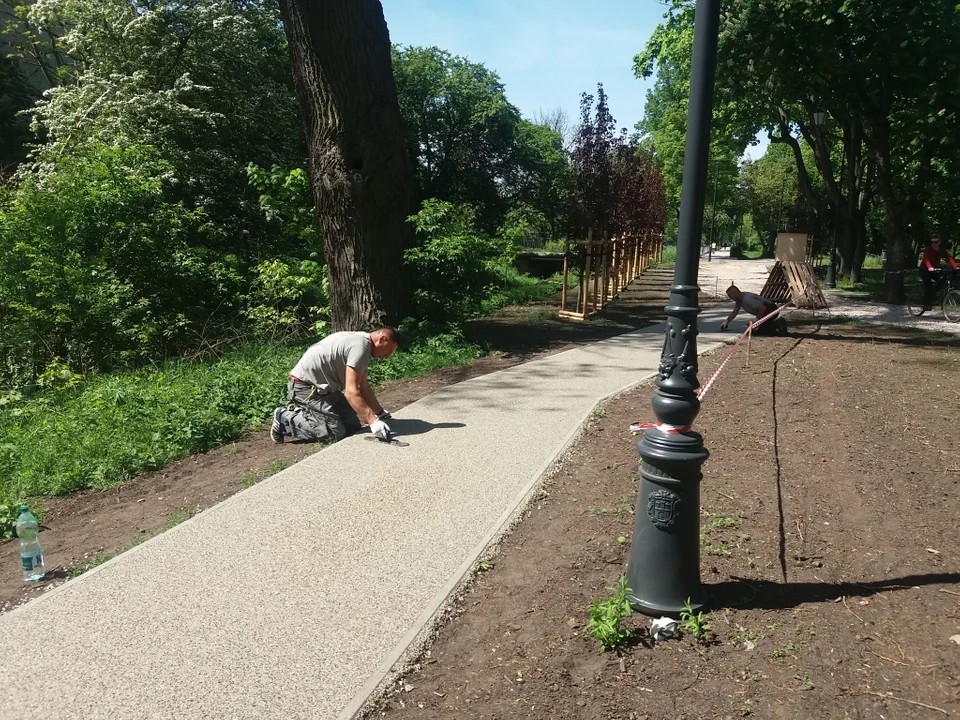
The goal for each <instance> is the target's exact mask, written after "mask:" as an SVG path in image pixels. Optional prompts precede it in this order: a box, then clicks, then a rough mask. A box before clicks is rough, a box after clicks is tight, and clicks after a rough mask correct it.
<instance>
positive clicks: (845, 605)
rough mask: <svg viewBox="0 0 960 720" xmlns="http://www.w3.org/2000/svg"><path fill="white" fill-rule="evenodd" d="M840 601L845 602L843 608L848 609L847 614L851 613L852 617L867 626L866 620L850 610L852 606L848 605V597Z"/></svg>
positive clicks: (843, 597)
mask: <svg viewBox="0 0 960 720" xmlns="http://www.w3.org/2000/svg"><path fill="white" fill-rule="evenodd" d="M840 599H841V600H843V606H844V607H845V608H847V612H848V613H850V614H851V615H853V616H854V617H855V618H856V619H857V620H859V621H860V622H862V623H863V624H864V625H866V624H867V621H866V620H864V619H863V618H862V617H860V616H859V615H857V614H856V613H855V612H854V611H853V610H851V609H850V606H849V605H847V598H846V596H842V597H841V598H840Z"/></svg>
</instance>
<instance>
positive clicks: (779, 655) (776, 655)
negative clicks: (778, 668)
mask: <svg viewBox="0 0 960 720" xmlns="http://www.w3.org/2000/svg"><path fill="white" fill-rule="evenodd" d="M786 656H787V654H786V653H785V652H784V651H783V650H781V649H780V648H777V649H776V650H774V651H773V652H772V653H770V657H772V658H773V659H774V660H780V661H782V660H783V659H784V658H785V657H786Z"/></svg>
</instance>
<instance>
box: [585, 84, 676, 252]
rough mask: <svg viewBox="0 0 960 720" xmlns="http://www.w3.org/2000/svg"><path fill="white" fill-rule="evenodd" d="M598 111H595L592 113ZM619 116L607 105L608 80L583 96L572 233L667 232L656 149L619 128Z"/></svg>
mask: <svg viewBox="0 0 960 720" xmlns="http://www.w3.org/2000/svg"><path fill="white" fill-rule="evenodd" d="M591 115H592V117H591ZM614 127H615V121H614V119H613V116H612V115H611V114H610V109H609V107H608V106H607V95H606V93H605V92H604V90H603V85H598V86H597V106H596V111H595V112H594V111H593V96H592V95H588V94H587V93H583V94H582V95H581V100H580V128H579V130H578V132H577V136H576V138H575V141H574V150H573V153H572V158H571V161H572V165H573V169H574V173H575V185H574V192H573V196H572V200H573V209H572V211H571V228H570V230H571V234H572V235H574V236H580V237H583V236H585V235H586V233H587V229H588V228H593V231H594V236H595V237H598V236H599V235H600V234H603V233H605V234H606V235H607V236H608V237H609V236H612V235H620V234H624V235H632V236H639V235H641V234H642V233H643V232H644V231H647V230H650V231H653V232H655V233H662V232H663V227H664V222H665V220H666V192H665V188H664V182H663V175H662V173H661V172H660V169H659V168H658V167H657V165H656V163H655V162H654V160H653V153H652V151H650V150H643V149H641V148H640V146H639V145H638V144H637V141H636V139H634V138H629V137H628V136H627V131H626V129H623V130H622V131H621V132H620V135H615V134H614Z"/></svg>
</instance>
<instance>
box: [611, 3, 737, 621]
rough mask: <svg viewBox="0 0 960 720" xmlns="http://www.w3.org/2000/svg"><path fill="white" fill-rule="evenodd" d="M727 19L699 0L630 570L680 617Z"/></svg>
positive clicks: (695, 514)
mask: <svg viewBox="0 0 960 720" xmlns="http://www.w3.org/2000/svg"><path fill="white" fill-rule="evenodd" d="M719 27H720V0H697V7H696V15H695V23H694V36H693V58H692V64H691V74H690V75H691V77H690V109H689V112H688V115H687V143H686V153H685V156H684V161H683V186H682V190H681V193H680V226H679V230H678V237H677V259H676V265H675V267H674V276H673V285H671V287H670V299H669V300H668V304H667V307H666V308H665V309H666V312H667V329H666V333H665V337H664V343H663V353H662V354H661V356H660V368H659V377H658V379H657V393H656V395H655V396H654V398H653V403H652V404H653V412H654V415H655V416H656V419H657V427H655V428H653V429H651V430H647V431H646V432H645V433H644V435H643V439H642V440H641V441H640V442H639V443H637V452H639V453H640V458H641V462H640V490H639V494H638V498H637V504H636V516H635V517H636V519H635V521H634V529H633V543H632V546H631V548H630V557H629V559H628V562H627V573H626V575H627V578H626V579H627V585H628V586H629V587H630V589H631V595H630V604H631V605H632V606H633V607H634V608H635V609H637V610H639V611H640V612H643V613H646V614H650V615H660V614H663V615H672V616H674V617H677V616H678V615H679V614H680V611H681V610H682V609H683V607H684V604H685V603H686V601H687V599H688V598H689V600H690V604H691V605H692V607H693V608H694V609H697V608H701V607H703V606H704V605H705V602H706V598H705V596H704V591H703V587H702V586H701V584H700V480H701V479H702V477H703V476H702V474H701V472H700V468H701V466H702V465H703V462H704V460H706V459H707V457H708V456H709V453H708V452H707V450H706V449H705V448H704V447H703V438H702V437H701V435H700V434H699V433H696V432H693V431H692V430H691V429H690V427H691V426H692V425H693V421H694V419H695V418H696V416H697V413H698V412H699V411H700V400H699V399H698V398H697V388H698V387H699V386H700V381H699V380H698V379H697V314H698V313H699V312H700V308H699V306H698V304H697V294H698V292H699V290H700V288H699V287H698V286H697V271H698V267H699V260H700V253H699V249H700V238H701V237H702V235H701V232H702V230H703V210H704V200H705V192H706V182H707V161H708V155H709V143H710V121H711V118H712V114H713V83H714V72H715V71H716V66H717V39H718V31H719Z"/></svg>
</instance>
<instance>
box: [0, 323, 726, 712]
mask: <svg viewBox="0 0 960 720" xmlns="http://www.w3.org/2000/svg"><path fill="white" fill-rule="evenodd" d="M724 313H725V311H724V310H723V309H720V310H718V309H714V310H712V311H706V312H704V313H703V314H702V315H701V316H700V323H701V335H700V338H699V349H700V350H701V351H705V350H707V349H710V348H712V347H715V346H716V344H718V343H719V342H722V341H724V340H727V341H729V340H731V339H732V335H731V333H725V334H719V333H718V332H717V330H718V327H719V324H720V322H721V320H722V318H723V315H724ZM711 331H712V332H711ZM662 344H663V326H662V325H661V326H657V327H653V328H648V329H647V330H642V331H638V332H633V333H628V334H626V335H621V336H618V337H615V338H611V339H609V340H604V341H602V342H598V343H595V344H593V345H588V346H585V347H582V348H578V349H574V350H570V351H567V352H564V353H560V354H557V355H553V356H551V357H548V358H544V359H542V360H537V361H534V362H530V363H527V364H524V365H519V366H516V367H513V368H510V369H507V370H501V371H499V372H496V373H493V374H491V375H486V376H483V377H479V378H474V379H472V380H468V381H466V382H462V383H459V384H457V385H452V386H449V387H446V388H443V389H441V390H439V391H437V392H436V393H434V394H432V395H430V396H428V397H426V398H424V399H422V400H419V401H417V402H416V403H413V404H412V405H409V406H408V407H406V408H404V409H403V410H402V411H400V412H398V413H397V414H396V417H395V419H394V421H392V423H391V425H392V426H393V428H394V429H395V430H397V431H398V432H399V433H400V434H403V435H405V437H404V439H405V440H407V441H409V443H410V447H408V448H398V447H391V446H386V445H381V444H379V443H374V442H370V441H368V440H366V439H364V438H361V437H354V438H349V439H347V440H345V441H343V442H340V443H337V444H336V445H333V446H332V447H329V448H327V449H325V450H323V451H321V452H319V453H317V454H316V455H313V456H310V457H309V458H307V459H305V460H303V461H301V462H300V463H298V464H297V465H294V466H293V467H290V468H288V469H286V470H284V471H283V472H281V473H279V474H277V475H275V476H273V477H271V478H270V479H268V480H266V481H264V482H262V483H260V484H258V485H256V486H254V487H252V488H250V489H248V490H245V491H243V492H241V493H239V494H237V495H235V496H234V497H232V498H230V499H229V500H227V501H225V502H223V503H221V504H220V505H217V506H215V507H213V508H211V509H209V510H207V511H205V512H203V513H201V514H200V515H198V516H196V517H195V518H193V519H191V520H189V521H187V522H186V523H184V524H182V525H180V526H178V527H176V528H174V529H173V530H171V531H169V532H167V533H164V534H163V535H160V536H158V537H156V538H154V539H153V540H150V541H148V542H147V543H144V544H143V545H141V546H139V547H137V548H134V549H133V550H130V551H128V552H126V553H124V554H123V555H121V556H119V557H118V558H116V559H114V560H112V561H110V562H108V563H106V564H104V565H102V566H100V567H99V568H96V569H95V570H92V571H91V572H89V573H87V574H85V575H83V576H81V577H79V578H78V579H76V580H73V581H71V582H69V583H66V584H65V585H63V586H61V587H60V588H58V589H56V590H54V591H52V592H50V593H49V594H48V595H46V596H43V597H41V598H39V599H37V600H35V601H33V602H31V603H28V604H27V605H25V606H23V607H21V608H19V609H17V610H15V611H13V612H11V613H8V614H7V615H5V616H3V617H0V687H2V688H3V690H2V695H0V718H3V719H6V718H11V719H12V718H23V717H37V718H45V719H46V720H58V719H61V718H62V719H63V720H94V719H96V718H110V720H122V719H125V718H131V719H133V718H136V719H137V720H144V719H148V718H150V719H152V718H195V717H196V718H199V717H202V718H257V719H258V720H269V719H272V718H283V719H284V720H290V719H295V718H310V719H316V718H324V719H325V718H336V717H338V716H339V715H341V714H342V713H344V712H345V711H348V708H349V710H350V711H352V710H353V709H354V708H355V706H356V705H357V703H358V702H359V700H361V699H362V697H363V696H364V694H365V693H366V692H367V691H368V690H369V689H370V687H371V686H372V684H373V683H375V682H376V681H377V680H379V678H380V677H381V676H382V674H383V672H384V670H385V669H386V668H385V667H382V666H383V665H385V664H386V663H389V662H392V660H393V659H395V656H396V654H397V653H398V652H399V650H400V649H402V647H403V646H404V645H405V644H406V642H409V640H410V636H409V633H411V631H413V630H416V629H418V628H419V627H420V626H421V625H422V623H423V622H424V620H425V619H426V618H427V617H428V616H429V614H430V613H431V612H433V611H434V610H435V609H436V608H437V607H438V605H439V604H441V603H442V601H443V599H444V597H445V594H446V593H447V592H449V589H450V586H451V583H452V582H454V581H455V580H456V579H457V578H458V577H459V576H460V574H461V572H462V570H463V568H464V567H465V564H469V563H470V562H472V561H473V559H474V557H475V555H476V553H477V552H478V551H479V549H480V548H481V546H482V543H483V542H484V541H485V539H487V538H489V536H490V534H491V532H493V531H494V530H495V529H496V528H497V527H498V526H499V524H500V523H502V522H503V519H504V515H505V513H509V511H510V510H511V509H513V508H514V507H515V505H516V504H517V502H518V501H519V499H520V498H521V496H522V495H523V493H524V492H525V491H526V490H527V489H529V487H530V484H531V482H533V481H535V480H536V478H538V477H539V476H540V475H541V474H542V473H543V472H544V471H545V469H546V468H547V467H548V466H549V465H550V463H551V462H552V461H553V460H554V458H555V457H556V456H557V455H558V453H560V452H561V451H562V450H563V448H564V447H565V446H566V444H567V443H568V441H569V440H570V438H571V437H572V435H573V434H574V433H576V431H577V429H578V428H579V427H580V425H581V424H582V422H583V421H584V419H585V418H586V417H587V416H588V415H589V413H590V412H591V411H592V409H593V408H594V406H595V405H596V403H597V402H598V401H599V400H601V399H602V398H604V397H606V396H608V395H610V394H612V393H615V392H617V391H618V390H621V389H623V388H625V387H627V386H629V385H631V384H633V383H636V382H638V381H640V380H642V379H643V378H645V377H649V376H650V375H651V374H653V373H654V372H655V370H656V367H657V364H658V361H659V356H660V351H661V347H662ZM701 380H702V381H705V378H702V379H701ZM650 419H651V420H652V419H653V418H652V417H651V418H650ZM625 441H626V440H625ZM25 651H26V656H25V655H24V653H25ZM361 691H362V692H361ZM358 693H359V695H358Z"/></svg>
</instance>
